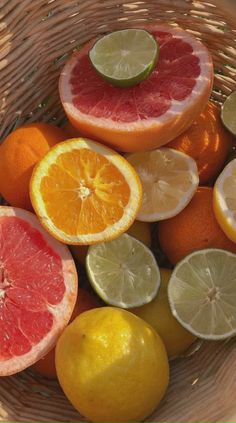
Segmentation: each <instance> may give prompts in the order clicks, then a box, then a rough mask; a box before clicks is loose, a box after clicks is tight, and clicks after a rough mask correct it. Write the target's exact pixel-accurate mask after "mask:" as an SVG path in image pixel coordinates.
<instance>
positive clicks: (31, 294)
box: [0, 206, 78, 376]
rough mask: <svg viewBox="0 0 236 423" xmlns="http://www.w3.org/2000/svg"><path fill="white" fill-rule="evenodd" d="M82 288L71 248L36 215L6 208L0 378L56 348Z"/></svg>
mask: <svg viewBox="0 0 236 423" xmlns="http://www.w3.org/2000/svg"><path fill="white" fill-rule="evenodd" d="M77 286H78V281H77V273H76V268H75V265H74V262H73V259H72V257H71V255H70V253H69V250H68V248H67V247H66V246H64V245H62V244H60V243H59V242H58V241H56V240H55V239H53V238H52V237H51V236H50V235H49V234H48V233H47V232H46V231H45V230H44V229H43V228H42V227H41V225H40V223H39V221H38V219H37V217H36V216H35V215H33V214H32V213H30V212H26V211H24V210H21V209H16V208H12V207H4V206H2V207H0V376H6V375H10V374H14V373H17V372H20V371H21V370H23V369H25V368H26V367H29V366H30V365H32V364H33V363H34V362H36V361H37V360H39V359H40V358H41V357H43V356H44V355H45V354H46V353H47V352H48V351H49V350H50V349H51V348H52V347H53V346H54V345H55V343H56V341H57V338H58V337H59V335H60V334H61V332H62V330H63V329H64V328H65V326H66V325H67V323H68V321H69V319H70V317H71V314H72V311H73V308H74V305H75V302H76V297H77Z"/></svg>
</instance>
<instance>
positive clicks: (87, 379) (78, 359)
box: [56, 307, 169, 422]
mask: <svg viewBox="0 0 236 423" xmlns="http://www.w3.org/2000/svg"><path fill="white" fill-rule="evenodd" d="M56 369H57V375H58V379H59V382H60V385H61V387H62V389H63V391H64V393H65V395H66V396H67V397H68V399H69V400H70V401H71V403H72V404H73V405H74V407H75V408H76V409H77V410H78V411H79V412H80V413H81V414H82V415H84V416H86V417H87V418H88V419H90V420H92V421H94V422H123V421H125V422H128V421H129V422H130V421H136V422H137V421H141V420H143V419H145V418H146V417H147V416H148V415H150V414H151V413H152V412H153V411H154V409H155V408H156V407H157V405H158V404H159V402H160V401H161V399H162V397H163V395H164V393H165V391H166V388H167V386H168V381H169V364H168V358H167V354H166V350H165V347H164V345H163V342H162V340H161V338H160V337H159V336H158V335H157V333H156V332H155V331H154V330H153V329H152V328H151V327H150V326H149V325H148V324H147V323H145V322H144V321H143V320H141V319H139V318H138V317H137V316H135V315H134V314H132V313H130V312H128V311H126V310H122V309H119V308H115V307H102V308H99V309H93V310H89V311H86V312H85V313H82V314H81V315H80V316H79V317H77V318H76V319H75V320H74V321H73V322H72V323H71V324H70V325H69V326H67V328H66V329H65V331H64V332H63V334H62V335H61V337H60V339H59V341H58V343H57V347H56Z"/></svg>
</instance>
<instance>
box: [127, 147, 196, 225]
mask: <svg viewBox="0 0 236 423" xmlns="http://www.w3.org/2000/svg"><path fill="white" fill-rule="evenodd" d="M127 160H128V161H129V163H130V164H131V165H132V166H133V167H134V168H135V170H136V171H137V173H138V175H139V177H140V180H141V183H142V187H143V199H142V206H141V209H140V211H139V213H138V216H137V219H138V220H141V221H144V222H145V221H146V222H157V221H159V220H164V219H169V218H170V217H173V216H176V215H177V214H178V213H180V212H181V211H182V210H183V209H184V208H185V207H186V206H187V204H188V203H189V202H190V200H191V199H192V197H193V195H194V193H195V191H196V189H197V187H198V183H199V178H198V170H197V165H196V162H195V161H194V160H193V159H192V158H191V157H189V156H187V155H186V154H184V153H181V152H179V151H176V150H172V149H170V148H160V149H158V150H154V151H147V152H144V153H133V154H129V155H127Z"/></svg>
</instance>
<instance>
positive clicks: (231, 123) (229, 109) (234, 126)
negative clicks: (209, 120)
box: [221, 91, 236, 135]
mask: <svg viewBox="0 0 236 423" xmlns="http://www.w3.org/2000/svg"><path fill="white" fill-rule="evenodd" d="M221 119H222V122H223V124H224V125H225V126H226V128H227V129H228V130H229V131H230V132H231V133H232V134H233V135H236V91H234V92H233V93H232V94H230V96H229V97H228V98H227V99H226V101H225V102H224V104H223V106H222V109H221Z"/></svg>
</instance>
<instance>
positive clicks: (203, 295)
mask: <svg viewBox="0 0 236 423" xmlns="http://www.w3.org/2000/svg"><path fill="white" fill-rule="evenodd" d="M168 296H169V301H170V307H171V310H172V313H173V315H174V317H176V319H177V320H178V321H179V322H180V323H181V324H182V326H184V327H185V328H186V329H187V330H188V331H189V332H192V333H193V334H194V335H196V336H197V337H199V338H203V339H209V340H221V339H225V338H228V337H230V336H233V335H236V255H235V254H232V253H229V252H228V251H225V250H218V249H207V250H199V251H196V252H194V253H192V254H190V255H188V256H187V257H185V258H184V259H183V260H182V261H181V262H180V263H179V264H178V265H177V266H176V267H175V269H174V271H173V273H172V275H171V278H170V282H169V286H168Z"/></svg>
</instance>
